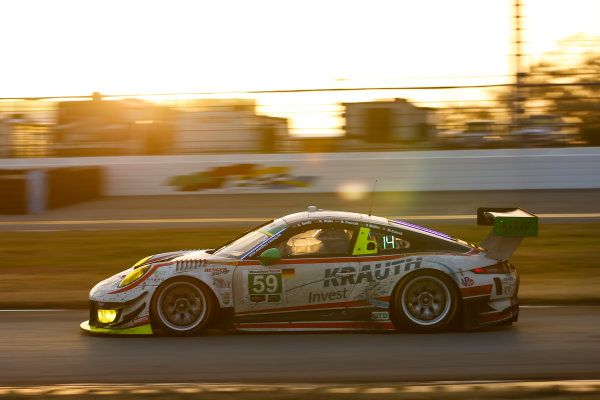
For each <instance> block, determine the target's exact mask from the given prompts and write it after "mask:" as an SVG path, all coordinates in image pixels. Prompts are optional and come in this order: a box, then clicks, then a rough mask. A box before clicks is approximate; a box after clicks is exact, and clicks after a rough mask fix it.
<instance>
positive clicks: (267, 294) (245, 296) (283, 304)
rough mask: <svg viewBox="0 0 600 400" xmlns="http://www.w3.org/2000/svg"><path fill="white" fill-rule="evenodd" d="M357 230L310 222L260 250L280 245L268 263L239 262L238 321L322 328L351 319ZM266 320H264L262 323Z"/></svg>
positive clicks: (236, 287)
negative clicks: (276, 255) (277, 257)
mask: <svg viewBox="0 0 600 400" xmlns="http://www.w3.org/2000/svg"><path fill="white" fill-rule="evenodd" d="M357 232H358V229H357V227H355V226H353V225H350V224H342V223H324V222H307V223H306V224H305V225H301V226H299V227H296V228H291V229H288V230H287V231H286V232H284V234H283V235H282V236H281V237H280V238H278V239H277V240H274V241H273V242H271V243H268V244H266V245H265V247H264V248H262V249H260V250H259V252H257V256H256V257H255V258H256V259H258V255H259V254H260V252H262V251H264V250H267V249H270V248H277V249H278V250H279V252H280V254H281V256H282V259H281V260H280V261H276V262H274V263H273V264H271V265H269V266H262V265H260V264H258V263H257V262H249V263H248V265H240V266H239V267H238V268H236V271H235V273H234V291H235V294H234V297H235V298H236V301H235V311H234V312H235V322H236V326H237V327H238V328H240V329H243V328H244V327H245V326H246V327H247V326H252V327H255V328H260V327H264V328H266V329H268V328H269V327H272V328H274V329H275V328H279V329H298V328H299V329H304V328H306V327H307V325H306V324H307V323H310V326H308V328H311V327H312V328H315V329H318V328H319V327H325V328H326V327H327V324H328V323H331V322H332V321H342V320H347V319H348V318H349V317H348V316H347V315H345V314H346V313H345V310H346V309H347V307H348V306H349V303H350V302H351V301H352V298H351V296H352V292H353V287H354V285H355V282H356V281H355V279H354V278H355V276H356V274H357V273H358V268H359V263H358V260H357V257H356V256H353V255H352V249H353V248H354V243H355V242H356V236H357ZM260 324H262V325H260Z"/></svg>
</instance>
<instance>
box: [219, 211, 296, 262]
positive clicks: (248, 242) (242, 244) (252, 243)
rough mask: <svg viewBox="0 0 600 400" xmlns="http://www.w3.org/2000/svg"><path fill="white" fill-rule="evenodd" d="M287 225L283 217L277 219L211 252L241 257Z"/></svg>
mask: <svg viewBox="0 0 600 400" xmlns="http://www.w3.org/2000/svg"><path fill="white" fill-rule="evenodd" d="M286 227H287V224H286V223H285V221H284V220H283V219H278V220H276V221H273V222H271V223H269V224H267V225H263V226H260V227H259V228H257V229H255V230H253V231H251V232H249V233H247V234H245V235H243V236H242V237H240V238H238V239H236V240H234V241H232V242H231V243H228V244H226V245H225V246H223V247H221V248H220V249H218V250H217V251H215V252H214V253H213V254H214V255H217V256H220V257H226V258H241V257H242V256H243V255H244V254H246V253H248V252H249V251H251V250H252V249H254V248H256V247H257V246H259V245H260V244H261V243H263V242H265V241H267V240H269V239H270V238H271V237H272V236H273V235H276V234H278V233H279V232H282V231H283V230H284V229H285V228H286Z"/></svg>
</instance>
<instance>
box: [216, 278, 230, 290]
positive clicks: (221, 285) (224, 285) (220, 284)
mask: <svg viewBox="0 0 600 400" xmlns="http://www.w3.org/2000/svg"><path fill="white" fill-rule="evenodd" d="M212 285H213V287H215V288H217V289H231V281H230V280H228V279H223V278H213V280H212Z"/></svg>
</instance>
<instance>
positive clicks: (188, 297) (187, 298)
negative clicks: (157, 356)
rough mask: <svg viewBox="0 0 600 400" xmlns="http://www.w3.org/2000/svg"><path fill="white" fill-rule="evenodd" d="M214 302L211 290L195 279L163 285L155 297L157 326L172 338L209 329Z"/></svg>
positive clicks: (154, 317) (152, 309)
mask: <svg viewBox="0 0 600 400" xmlns="http://www.w3.org/2000/svg"><path fill="white" fill-rule="evenodd" d="M212 308H213V302H212V298H211V296H210V293H208V290H207V289H205V288H204V287H202V285H201V284H200V283H196V282H194V281H193V280H191V279H173V280H169V281H167V282H165V283H163V284H162V285H161V286H160V287H159V288H158V290H157V292H156V294H155V295H154V297H153V298H152V305H151V315H152V322H153V324H154V325H155V326H156V327H157V328H159V329H161V330H163V331H164V332H165V333H167V334H169V335H175V336H189V335H193V334H196V333H199V332H200V331H202V329H204V327H205V326H206V323H207V321H208V320H209V318H210V314H211V312H212Z"/></svg>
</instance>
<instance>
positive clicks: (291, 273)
mask: <svg viewBox="0 0 600 400" xmlns="http://www.w3.org/2000/svg"><path fill="white" fill-rule="evenodd" d="M281 276H283V277H284V278H293V277H295V276H296V270H295V269H294V268H284V269H282V270H281Z"/></svg>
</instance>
